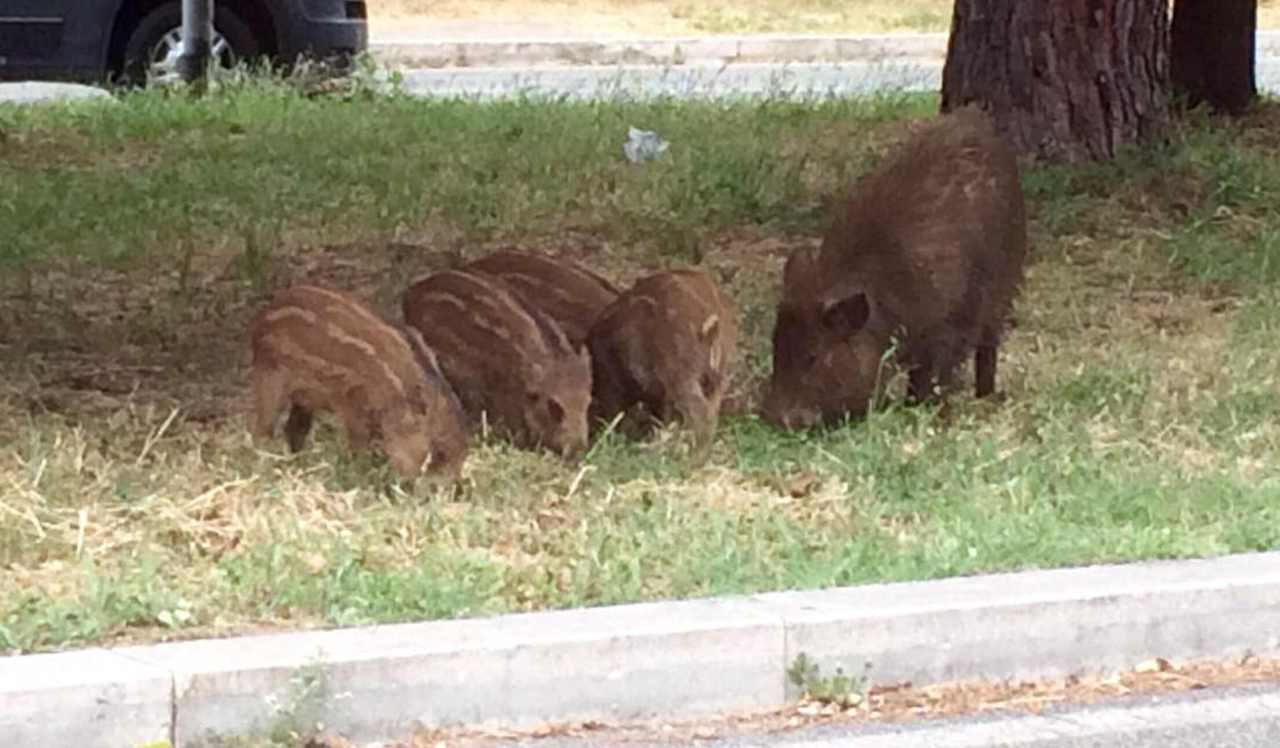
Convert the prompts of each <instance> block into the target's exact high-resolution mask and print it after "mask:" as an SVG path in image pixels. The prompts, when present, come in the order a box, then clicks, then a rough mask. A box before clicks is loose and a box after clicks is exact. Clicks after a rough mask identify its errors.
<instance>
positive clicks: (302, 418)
mask: <svg viewBox="0 0 1280 748" xmlns="http://www.w3.org/2000/svg"><path fill="white" fill-rule="evenodd" d="M311 417H312V414H311V409H310V408H304V407H303V406H301V405H298V404H297V403H294V404H293V407H292V408H290V409H289V420H287V421H285V422H284V437H285V439H287V440H288V441H289V450H290V451H292V452H298V451H301V450H302V446H303V445H304V444H306V443H307V434H309V433H311Z"/></svg>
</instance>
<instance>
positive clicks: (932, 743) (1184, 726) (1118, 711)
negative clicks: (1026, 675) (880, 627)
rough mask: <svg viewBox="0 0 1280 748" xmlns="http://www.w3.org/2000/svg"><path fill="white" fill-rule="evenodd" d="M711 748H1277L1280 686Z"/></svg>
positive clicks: (583, 746)
mask: <svg viewBox="0 0 1280 748" xmlns="http://www.w3.org/2000/svg"><path fill="white" fill-rule="evenodd" d="M512 745H520V746H527V747H529V748H604V746H608V745H613V746H617V745H625V746H626V747H627V748H659V747H661V748H670V746H672V745H673V743H672V742H670V741H669V740H668V741H662V740H657V739H655V740H652V741H647V742H646V741H645V740H643V739H639V740H636V739H635V737H634V736H629V738H628V740H627V741H626V742H625V743H620V742H619V741H618V740H617V738H616V737H614V738H610V737H608V736H604V737H599V738H596V737H591V738H579V739H574V738H548V739H542V740H533V739H531V740H527V741H524V742H520V743H514V744H512ZM697 745H699V746H704V747H705V748H766V747H767V748H988V747H989V746H1001V747H1005V748H1015V747H1017V748H1023V747H1025V748H1102V747H1105V748H1274V747H1275V746H1280V684H1262V685H1251V686H1243V687H1233V688H1212V689H1205V690H1201V691H1189V692H1181V693H1176V694H1164V695H1156V696H1150V695H1148V696H1142V697H1129V698H1123V699H1115V700H1111V701H1107V702H1105V703H1101V704H1097V705H1093V706H1077V707H1055V708H1051V709H1046V710H1045V712H1044V713H1043V714H1041V715H1027V716H991V715H983V716H979V717H968V718H957V719H945V720H933V721H923V722H915V723H908V724H901V725H870V726H853V727H841V726H831V725H828V726H823V727H817V728H808V729H802V730H797V731H794V732H787V733H778V734H773V735H766V736H759V735H757V736H750V737H739V738H723V739H712V740H699V741H697Z"/></svg>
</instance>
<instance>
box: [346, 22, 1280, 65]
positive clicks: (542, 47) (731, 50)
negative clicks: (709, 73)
mask: <svg viewBox="0 0 1280 748" xmlns="http://www.w3.org/2000/svg"><path fill="white" fill-rule="evenodd" d="M947 38H948V35H947V34H836V35H820V34H792V35H769V34H759V35H748V36H710V37H675V38H666V39H600V40H593V39H546V38H543V39H536V38H529V39H469V40H460V39H452V40H450V39H434V38H431V37H424V36H421V35H410V34H394V33H383V34H379V35H376V36H375V37H373V38H371V39H370V41H369V51H370V52H371V53H372V54H373V56H374V58H375V59H377V60H378V61H379V62H383V63H386V64H390V65H400V66H404V67H412V68H452V67H498V68H502V67H533V66H566V65H568V66H583V65H589V66H594V65H606V66H608V65H686V64H702V65H705V64H735V63H746V62H772V63H783V62H809V63H816V62H876V61H909V62H942V61H943V60H944V59H945V57H946V53H947ZM1257 55H1258V57H1259V58H1263V57H1274V56H1277V55H1280V30H1273V29H1264V30H1261V31H1258V32H1257Z"/></svg>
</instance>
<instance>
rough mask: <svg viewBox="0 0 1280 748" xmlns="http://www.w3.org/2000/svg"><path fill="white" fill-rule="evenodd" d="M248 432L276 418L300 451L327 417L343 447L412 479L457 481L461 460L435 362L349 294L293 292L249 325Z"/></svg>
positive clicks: (450, 395) (463, 447) (259, 433)
mask: <svg viewBox="0 0 1280 748" xmlns="http://www.w3.org/2000/svg"><path fill="white" fill-rule="evenodd" d="M249 337H250V346H251V349H252V355H253V363H252V368H251V370H250V375H249V381H250V388H251V390H252V395H253V425H252V428H253V434H254V437H255V438H256V439H258V440H259V441H266V440H269V439H271V438H272V437H273V436H274V434H275V430H276V423H277V421H278V420H279V418H280V415H281V414H282V413H283V412H284V411H285V409H286V408H287V409H288V411H289V415H288V418H287V420H286V421H285V425H284V433H285V438H286V440H287V441H288V444H289V449H290V450H291V451H294V452H297V451H299V450H301V449H302V447H303V445H304V444H305V443H306V439H307V434H308V433H310V431H311V423H312V418H313V415H314V413H315V411H317V410H327V411H331V412H333V413H334V414H335V415H336V416H337V417H338V419H339V420H340V421H341V422H342V425H343V427H344V429H345V430H346V433H347V439H348V442H349V443H350V446H351V448H352V449H357V450H360V449H364V448H366V447H367V446H368V444H369V443H370V441H371V440H373V439H375V438H376V439H378V440H380V441H381V443H382V448H383V451H384V452H386V454H387V457H388V458H389V460H390V462H391V465H392V467H394V468H395V470H396V472H398V473H399V474H400V475H401V476H403V477H405V478H413V477H414V476H417V475H418V474H419V473H420V472H421V471H422V470H423V469H424V468H425V471H426V473H427V474H428V475H429V476H433V477H442V478H449V479H457V478H458V477H459V475H460V474H461V470H462V465H463V463H464V462H465V460H466V457H467V453H468V451H469V450H468V445H467V439H468V435H467V431H466V428H465V422H464V419H463V414H462V410H461V407H460V404H459V403H458V400H457V397H456V396H455V394H454V392H453V390H452V388H451V387H450V385H449V382H448V381H447V380H446V379H445V377H444V375H443V374H442V373H441V371H440V369H439V367H438V366H437V365H436V364H435V359H434V355H433V354H432V352H431V351H430V349H428V348H427V347H426V346H425V344H423V343H422V341H421V340H415V335H414V333H412V332H408V333H406V332H405V331H401V330H398V329H396V328H395V327H393V326H392V325H390V324H388V323H387V322H385V321H384V320H383V319H382V318H380V317H379V316H378V315H377V314H376V313H375V312H373V311H372V310H371V309H370V308H368V307H367V306H365V305H364V304H363V303H361V302H360V301H358V300H356V299H355V298H354V297H352V296H351V295H349V294H347V293H344V292H341V291H336V290H333V289H329V288H323V287H320V286H311V285H299V286H293V287H291V288H286V289H284V290H282V291H280V292H278V293H276V294H275V295H274V297H273V298H272V299H271V301H270V302H269V303H268V304H267V305H266V306H265V307H264V308H263V309H262V310H261V311H260V312H259V313H258V314H257V316H256V317H255V318H254V320H253V322H252V324H251V326H250V333H249Z"/></svg>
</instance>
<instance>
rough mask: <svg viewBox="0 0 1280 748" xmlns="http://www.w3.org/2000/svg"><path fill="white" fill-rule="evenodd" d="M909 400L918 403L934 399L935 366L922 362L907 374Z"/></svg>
mask: <svg viewBox="0 0 1280 748" xmlns="http://www.w3.org/2000/svg"><path fill="white" fill-rule="evenodd" d="M907 376H908V380H907V402H908V403H910V404H912V405H918V404H920V403H923V402H927V401H929V400H932V399H933V384H934V381H933V367H932V366H930V365H928V364H921V365H919V366H916V367H914V368H912V369H911V372H910V373H909V374H908V375H907Z"/></svg>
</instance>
